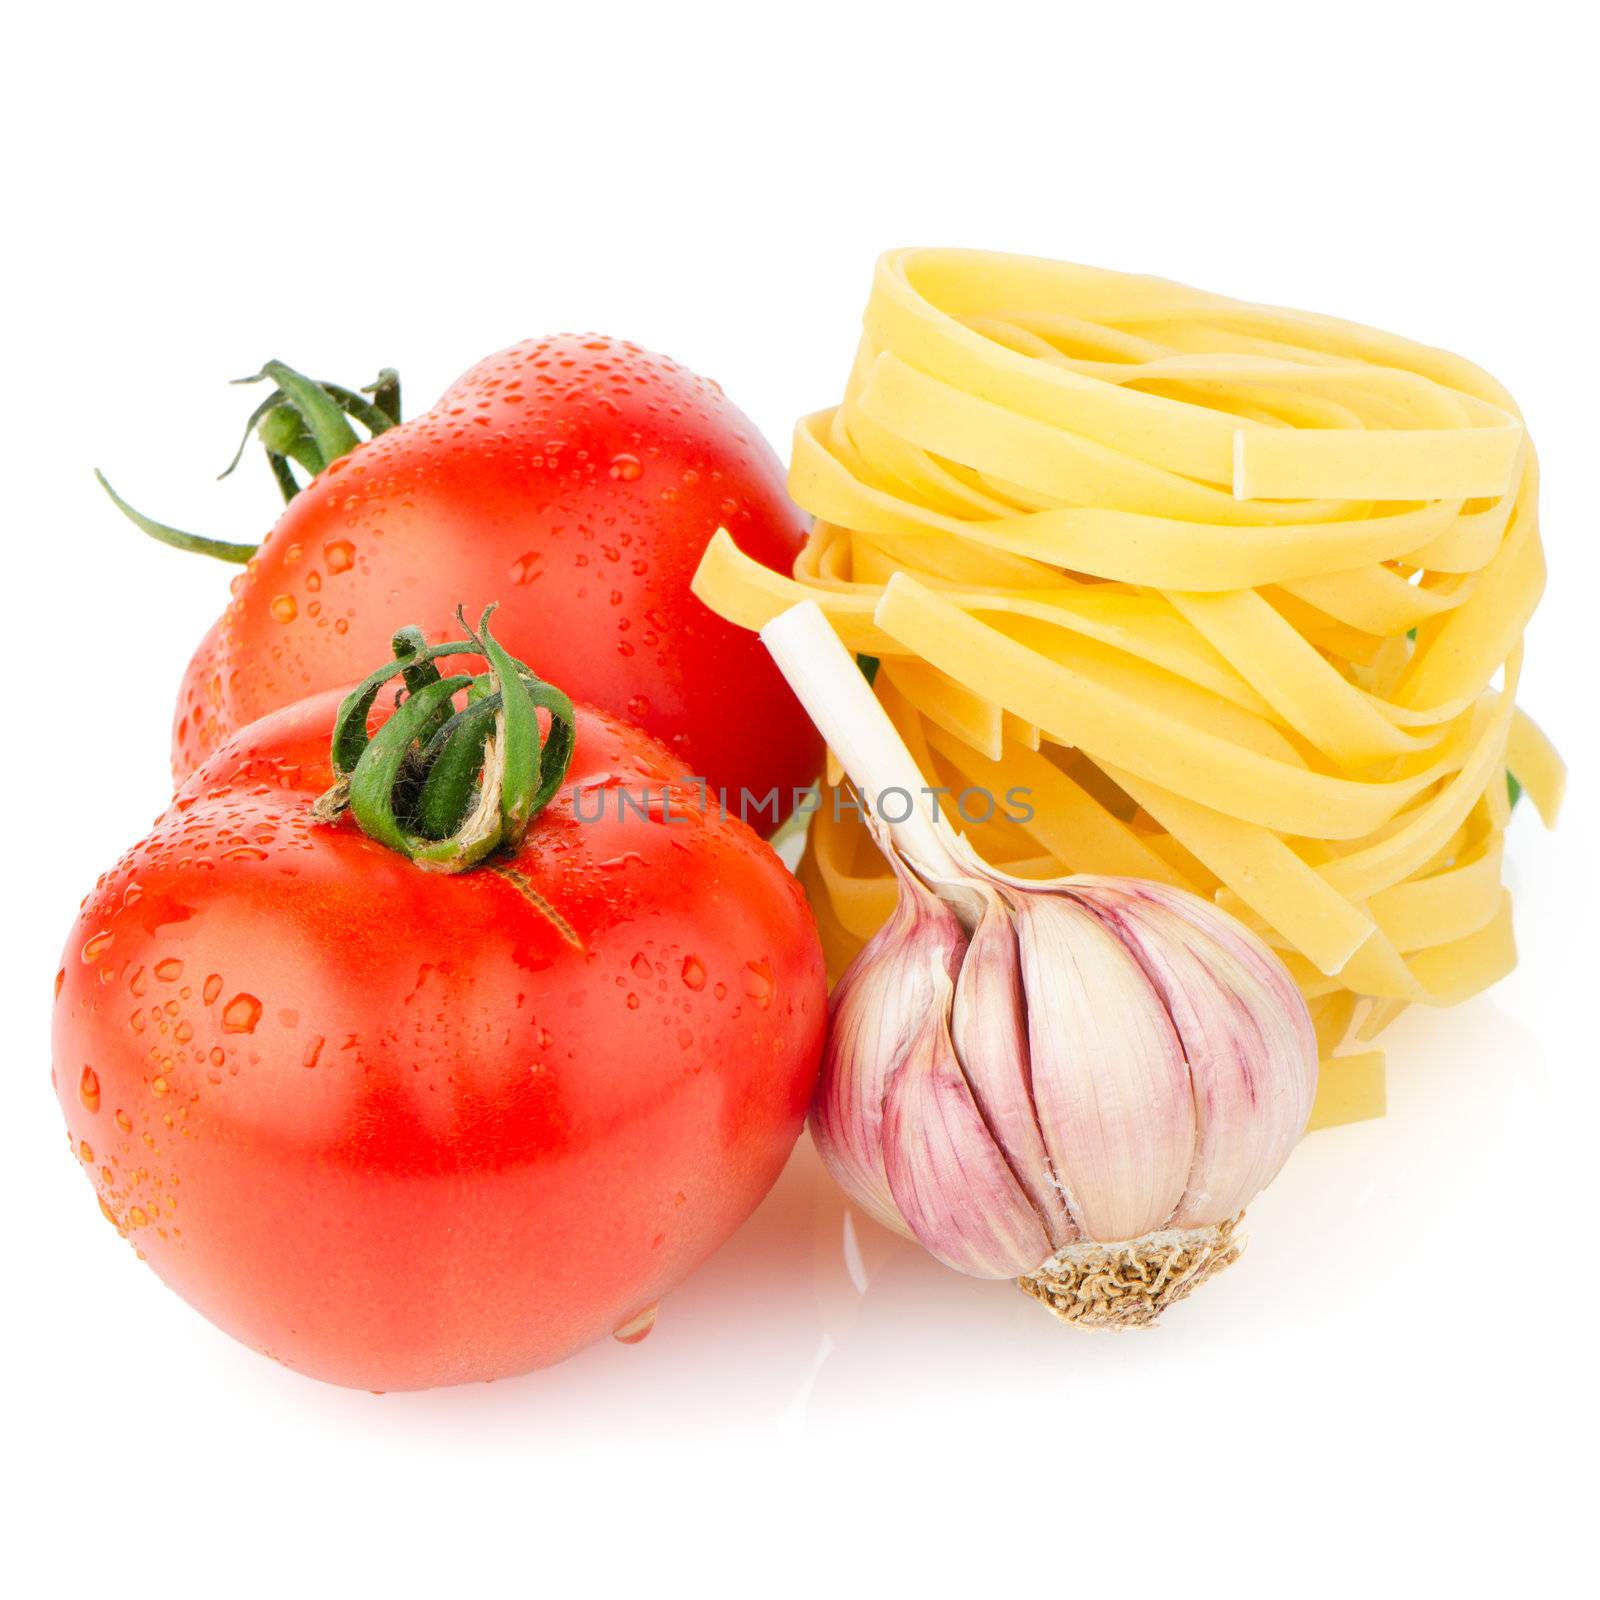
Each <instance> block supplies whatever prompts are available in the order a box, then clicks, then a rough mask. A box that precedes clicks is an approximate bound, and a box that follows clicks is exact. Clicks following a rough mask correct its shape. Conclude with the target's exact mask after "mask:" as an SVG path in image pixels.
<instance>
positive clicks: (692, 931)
mask: <svg viewBox="0 0 1600 1600" xmlns="http://www.w3.org/2000/svg"><path fill="white" fill-rule="evenodd" d="M279 555H280V556H281V555H282V551H281V550H280V551H279ZM307 559H308V560H309V556H308V557H307ZM324 570H326V569H325V568H324ZM331 586H332V581H331V580H330V587H331ZM303 592H305V591H303ZM325 592H326V591H325ZM338 702H339V696H338V694H337V693H325V694H322V695H320V696H317V697H315V698H312V699H309V700H306V701H304V702H302V703H300V704H297V705H295V706H292V707H290V708H288V709H286V710H283V711H280V712H277V713H275V714H273V715H271V716H269V717H267V718H265V719H264V720H262V721H260V722H258V723H256V724H254V725H253V726H251V727H250V728H247V729H245V730H244V731H242V732H241V733H240V734H239V735H237V736H236V737H235V738H234V739H233V740H232V741H231V742H230V743H228V744H227V745H225V746H224V747H223V748H222V749H221V750H219V751H218V752H217V753H216V754H215V755H214V756H212V757H211V759H210V760H209V761H207V762H206V764H205V765H204V766H203V767H202V768H201V770H200V771H199V772H197V773H196V774H195V775H194V777H193V778H192V779H191V780H190V781H189V782H188V783H187V784H186V785H185V786H184V788H183V789H182V790H181V791H180V793H179V794H178V796H177V798H176V799H175V800H174V801H173V803H172V805H171V807H170V809H169V810H168V811H167V813H166V814H165V815H164V816H163V817H162V818H161V819H160V820H159V822H158V823H157V824H156V826H155V829H154V831H153V832H152V833H151V834H150V836H149V837H148V838H146V839H145V840H144V841H143V842H142V843H140V844H138V845H136V846H135V847H134V848H133V849H132V850H131V851H129V852H128V854H127V855H125V856H124V857H123V859H122V860H121V861H120V862H119V863H118V864H117V865H116V867H114V868H113V869H112V870H111V871H110V872H108V873H107V874H106V875H105V876H104V877H102V878H101V879H100V881H99V883H98V884H97V885H96V887H95V890H94V892H93V893H92V894H91V895H90V896H89V898H88V899H87V900H86V901H85V902H84V905H83V907H82V910H81V913H80V915H79V917H78V920H77V924H76V926H75V927H74V928H73V931H72V934H71V937H70V938H69V940H68V943H67V951H66V956H65V959H64V965H63V969H62V972H61V975H60V977H59V978H58V980H57V1008H56V1018H55V1034H54V1059H55V1067H54V1078H55V1082H56V1086H57V1090H58V1093H59V1097H60V1100H61V1105H62V1107H63V1109H64V1111H65V1113H66V1117H67V1125H68V1129H69V1132H70V1139H71V1144H72V1148H73V1150H74V1151H75V1152H76V1154H77V1155H78V1157H79V1159H80V1160H81V1161H82V1163H83V1166H84V1170H85V1171H86V1172H87V1173H88V1174H89V1176H90V1178H91V1179H92V1180H93V1182H94V1184H95V1187H96V1188H97V1190H98V1191H99V1197H100V1206H101V1209H102V1211H103V1212H104V1213H105V1215H106V1216H107V1217H108V1218H109V1219H110V1220H111V1221H112V1222H113V1223H114V1224H115V1225H116V1226H117V1228H118V1229H119V1230H120V1231H122V1232H123V1233H125V1234H126V1235H127V1237H128V1239H129V1241H130V1242H131V1243H133V1244H134V1245H136V1246H137V1247H138V1249H139V1250H140V1251H141V1252H143V1254H144V1255H145V1257H146V1258H147V1259H148V1260H149V1262H150V1264H151V1266H153V1267H154V1268H155V1270H156V1271H157V1272H158V1273H160V1275H161V1276H162V1278H163V1279H165V1281H166V1282H167V1283H168V1284H169V1285H170V1286H171V1287H172V1288H174V1289H176V1290H177V1291H178V1293H179V1294H181V1295H182V1296H184V1298H185V1299H187V1300H188V1301H189V1302H190V1303H191V1304H193V1305H194V1306H195V1307H196V1308H197V1309H198V1310H200V1311H201V1312H203V1313H204V1314H205V1315H206V1316H207V1317H209V1318H211V1320H212V1321H213V1322H215V1323H217V1324H218V1325H219V1326H220V1327H222V1328H224V1329H226V1330H227V1331H228V1332H229V1333H231V1334H233V1335H234V1336H235V1337H236V1338H239V1339H241V1340H243V1341H244V1342H245V1343H247V1344H249V1345H252V1346H254V1347H255V1348H256V1349H258V1350H261V1351H263V1352H265V1353H266V1354H268V1355H271V1356H273V1357H274V1358H276V1359H277V1360H279V1361H281V1362H283V1363H285V1364H286V1365H288V1366H290V1367H293V1368H294V1369H296V1370H297V1371H301V1372H306V1373H309V1374H311V1375H313V1376H315V1377H319V1378H325V1379H328V1380H329V1381H331V1382H334V1383H342V1384H349V1385H353V1386H357V1387H361V1388H368V1389H407V1388H421V1387H425V1386H429V1385H434V1384H446V1383H464V1382H467V1381H469V1380H473V1379H488V1378H498V1377H504V1376H506V1375H508V1374H511V1373H517V1372H523V1371H526V1370H528V1369H529V1368H533V1367H538V1366H542V1365H545V1364H546V1363H549V1362H553V1361H559V1360H560V1359H561V1358H562V1357H564V1356H566V1355H569V1354H570V1353H571V1352H573V1351H574V1350H577V1349H579V1348H580V1347H581V1346H583V1345H585V1344H587V1343H589V1342H590V1341H591V1340H594V1339H597V1338H599V1337H601V1336H602V1335H604V1334H606V1333H610V1332H612V1331H614V1330H616V1329H617V1328H618V1327H619V1326H622V1325H624V1324H626V1323H627V1322H628V1321H629V1319H631V1318H634V1317H636V1316H637V1315H638V1314H639V1313H641V1312H642V1311H644V1310H646V1309H647V1308H648V1307H650V1306H651V1305H652V1304H653V1303H654V1302H655V1301H657V1300H658V1299H659V1298H660V1297H661V1296H662V1295H664V1294H665V1293H666V1292H667V1291H668V1290H670V1289H671V1288H672V1287H673V1286H674V1285H675V1284H677V1283H679V1282H680V1281H681V1280H682V1279H683V1278H684V1276H685V1275H686V1274H687V1273H688V1272H690V1271H691V1270H692V1269H693V1268H694V1267H695V1266H696V1265H697V1264H698V1263H699V1262H701V1261H702V1260H704V1258H705V1257H706V1256H707V1255H709V1254H710V1253H711V1251H713V1250H714V1249H716V1247H717V1246H718V1245H719V1244H720V1243H721V1242H722V1241H723V1240H724V1239H726V1238H727V1237H728V1235H729V1234H730V1233H732V1232H733V1230H734V1229H735V1228H737V1227H738V1225H739V1224H740V1223H741V1222H742V1221H743V1220H744V1219H745V1217H747V1216H748V1215H749V1213H750V1211H751V1210H752V1209H753V1208H754V1207H755V1205H756V1204H757V1202H758V1201H759V1200H760V1199H761V1197H762V1196H763V1195H764V1194H765V1193H766V1191H767V1189H768V1188H769V1186H770V1185H771V1184H772V1182H773V1181H774V1179H775V1178H776V1177H777V1174H778V1172H779V1170H780V1168H781V1167H782V1166H783V1163H784V1160H785V1158H786V1157H787V1156H788V1154H789V1151H790V1149H791V1147H792V1146H793V1144H794V1141H795V1138H796V1135H797V1134H798V1132H799V1129H800V1124H801V1119H802V1117H803V1115H804V1112H805V1108H806V1104H807V1101H808V1099H809V1097H810V1094H811V1090H812V1086H813V1080H814V1078H815V1075H816V1069H817V1060H818V1055H819V1052H820V1049H821V1041H822V1033H823V1027H824V1018H825V1007H826V1000H825V990H824V980H823V968H822V955H821V951H820V948H819V946H818V943H817V936H816V932H815V928H814V925H813V923H812V920H811V916H810V913H809V911H808V910H807V908H806V905H805V901H804V898H803V896H802V894H801V892H800V889H799V886H798V884H797V883H796V882H795V880H794V879H793V878H792V877H791V876H790V875H789V874H788V873H787V872H786V871H785V870H784V868H783V866H782V864H781V863H780V862H779V861H778V859H777V857H776V856H775V855H774V854H773V853H772V851H771V850H770V849H769V848H768V847H767V846H766V845H764V844H763V843H762V842H761V841H760V840H759V839H758V838H757V837H756V835H755V834H754V833H752V832H751V831H750V830H749V829H748V828H746V827H745V826H744V825H743V824H741V823H739V822H737V821H736V820H727V819H723V818H720V817H718V816H717V815H716V813H715V811H714V810H713V811H712V812H711V813H710V814H702V812H701V811H700V809H699V804H698V802H699V798H700V797H699V792H698V790H697V789H695V788H694V787H692V786H686V785H685V784H684V783H683V782H682V781H681V780H682V778H683V776H684V773H685V768H684V766H683V765H682V763H680V762H679V761H677V760H675V759H674V758H672V757H671V756H670V755H669V754H668V753H667V752H666V751H665V750H663V749H662V748H661V746H659V745H658V744H656V743H655V742H654V741H653V740H650V739H648V738H646V737H645V736H644V735H643V734H641V733H639V732H637V731H636V730H634V729H631V728H628V727H626V726H624V725H623V724H621V723H619V722H617V721H615V720H613V719H611V718H609V717H607V716H604V715H602V714H599V713H595V712H592V711H587V710H584V709H583V708H579V711H578V715H577V724H576V748H575V754H574V758H573V762H572V767H571V770H570V773H569V775H568V778H567V781H566V783H565V784H564V785H563V787H562V789H561V790H560V791H559V793H558V794H557V797H556V798H555V800H554V801H552V803H551V804H550V806H549V808H548V809H547V810H545V811H544V812H542V813H541V814H540V815H539V816H538V817H537V819H536V820H535V822H534V824H533V826H532V828H531V829H530V831H529V832H528V834H527V836H526V838H525V839H524V840H523V842H522V844H521V846H520V847H519V849H518V850H517V852H516V853H515V855H514V856H511V857H508V858H504V859H503V860H502V861H501V862H500V863H499V865H498V866H495V865H492V864H489V865H483V866H480V867H477V868H475V869H473V870H471V871H469V872H465V873H462V874H460V875H459V876H454V877H447V876H440V875H437V874H433V873H428V872H424V871H422V870H420V869H419V868H418V867H416V866H415V865H413V864H412V863H411V862H410V861H408V860H406V859H405V857H404V856H402V855H399V854H396V853H395V852H393V851H391V850H389V849H387V848H385V847H384V846H383V845H381V844H379V843H376V842H375V841H374V840H373V839H370V838H368V837H367V836H366V835H365V834H363V833H361V832H360V831H358V829H357V828H356V827H355V825H354V824H353V823H352V822H351V820H350V818H349V817H348V816H347V817H345V818H343V819H342V820H341V821H340V822H338V823H336V824H334V825H331V826H329V825H324V824H320V823H316V822H313V820H312V818H311V814H310V807H311V804H312V801H313V800H314V799H315V798H316V796H317V795H318V794H319V793H320V792H321V791H322V790H323V789H325V788H326V787H327V786H328V784H329V783H330V781H331V779H332V771H331V768H330V764H329V737H330V729H331V727H332V725H333V719H334V713H335V709H336V707H337V705H338ZM640 784H646V785H649V786H650V788H651V790H652V791H653V792H654V793H655V794H656V795H657V796H658V797H659V796H660V795H661V794H662V793H663V791H664V789H665V790H667V791H670V793H671V795H672V797H673V802H674V803H673V810H674V812H676V813H679V814H680V816H679V819H678V820H674V821H671V822H669V821H667V820H666V814H665V812H664V810H663V808H662V807H661V805H660V804H659V803H657V804H655V805H653V806H651V807H650V814H649V815H648V816H641V815H639V810H640V809H641V807H640V805H639V804H637V803H633V804H628V805H623V804H621V803H620V801H619V798H618V797H619V794H628V793H635V790H634V789H633V788H632V787H630V786H637V785H640ZM619 786H623V787H621V788H619ZM575 807H577V808H579V809H575ZM602 809H603V811H604V816H603V819H601V820H592V821H590V820H580V818H587V817H589V816H591V815H592V814H593V813H595V812H596V811H599V810H602ZM684 816H686V817H687V819H688V820H687V821H685V820H682V817H684ZM541 899H542V900H543V902H545V906H546V908H547V909H541V907H540V905H539V903H538V902H539V901H540V900H541ZM563 925H565V931H564V929H563Z"/></svg>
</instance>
